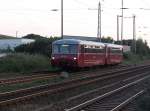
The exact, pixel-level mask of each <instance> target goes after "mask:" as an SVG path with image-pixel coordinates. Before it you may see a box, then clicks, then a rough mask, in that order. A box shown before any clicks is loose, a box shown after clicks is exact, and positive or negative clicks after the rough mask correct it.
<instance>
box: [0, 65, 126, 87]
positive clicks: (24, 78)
mask: <svg viewBox="0 0 150 111" xmlns="http://www.w3.org/2000/svg"><path fill="white" fill-rule="evenodd" d="M127 67H128V66H112V67H108V68H107V71H108V70H109V71H110V70H112V69H116V68H127ZM99 70H100V69H97V71H99ZM105 71H106V68H104V69H102V70H101V72H103V73H104V72H105ZM86 72H88V71H83V72H77V73H72V74H71V75H72V78H75V77H80V76H83V75H82V73H86ZM37 73H38V74H37ZM39 73H40V74H39ZM42 73H43V72H42V71H40V72H36V75H35V74H33V75H30V76H20V77H15V78H9V79H8V78H7V79H6V78H3V79H0V85H9V84H11V85H12V84H17V83H27V82H32V81H34V80H44V79H49V78H54V77H60V76H61V74H60V72H57V73H49V72H48V71H44V73H46V74H42ZM47 73H48V74H47ZM85 75H86V74H85Z"/></svg>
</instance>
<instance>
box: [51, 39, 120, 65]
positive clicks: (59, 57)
mask: <svg viewBox="0 0 150 111" xmlns="http://www.w3.org/2000/svg"><path fill="white" fill-rule="evenodd" d="M121 61H122V46H120V45H115V44H104V43H101V42H92V41H83V40H78V39H61V40H57V41H55V42H53V44H52V59H51V64H52V65H53V66H57V67H91V66H95V65H105V64H118V63H120V62H121Z"/></svg>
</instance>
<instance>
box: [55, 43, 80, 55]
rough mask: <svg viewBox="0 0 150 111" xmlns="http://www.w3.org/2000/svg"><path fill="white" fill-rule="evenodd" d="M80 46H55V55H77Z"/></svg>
mask: <svg viewBox="0 0 150 111" xmlns="http://www.w3.org/2000/svg"><path fill="white" fill-rule="evenodd" d="M77 50H78V46H77V45H75V44H57V45H56V44H55V45H53V53H54V54H76V53H77Z"/></svg>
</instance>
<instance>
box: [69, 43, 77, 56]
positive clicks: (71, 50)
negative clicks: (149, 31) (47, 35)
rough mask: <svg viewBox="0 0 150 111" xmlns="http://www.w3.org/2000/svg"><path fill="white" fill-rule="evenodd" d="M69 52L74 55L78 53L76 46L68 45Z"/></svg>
mask: <svg viewBox="0 0 150 111" xmlns="http://www.w3.org/2000/svg"><path fill="white" fill-rule="evenodd" d="M69 51H70V53H71V54H76V53H77V52H78V46H77V45H73V44H72V45H70V47H69Z"/></svg>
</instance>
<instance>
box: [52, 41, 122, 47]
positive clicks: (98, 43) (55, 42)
mask: <svg viewBox="0 0 150 111" xmlns="http://www.w3.org/2000/svg"><path fill="white" fill-rule="evenodd" d="M65 43H67V44H86V45H101V46H105V45H107V46H108V47H114V48H123V46H122V45H117V44H111V43H102V42H93V41H86V40H79V39H60V40H56V41H54V42H53V44H65Z"/></svg>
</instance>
